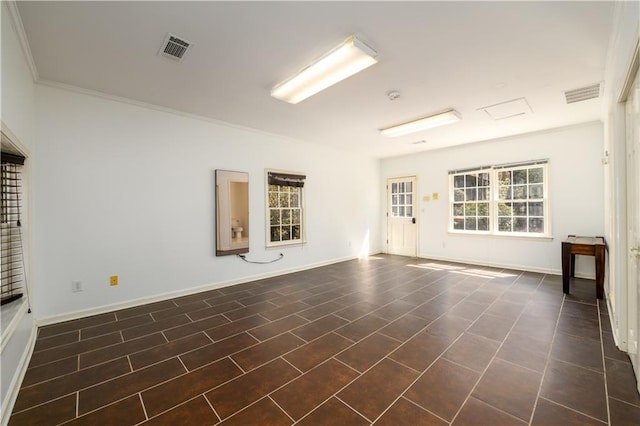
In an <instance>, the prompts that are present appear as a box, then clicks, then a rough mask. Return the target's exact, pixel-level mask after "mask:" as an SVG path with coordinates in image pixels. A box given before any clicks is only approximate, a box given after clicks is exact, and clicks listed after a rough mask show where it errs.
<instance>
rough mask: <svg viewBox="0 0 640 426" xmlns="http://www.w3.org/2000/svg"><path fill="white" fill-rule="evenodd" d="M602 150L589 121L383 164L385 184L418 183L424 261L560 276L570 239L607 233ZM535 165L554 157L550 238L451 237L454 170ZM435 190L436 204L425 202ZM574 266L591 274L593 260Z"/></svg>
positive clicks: (551, 163)
mask: <svg viewBox="0 0 640 426" xmlns="http://www.w3.org/2000/svg"><path fill="white" fill-rule="evenodd" d="M601 149H602V124H600V123H589V124H584V125H580V126H573V127H567V128H562V129H555V130H549V131H545V132H538V133H532V134H528V135H522V136H517V137H511V138H504V139H499V140H495V141H487V142H480V143H477V144H472V145H464V146H460V147H456V148H451V149H443V150H434V151H427V152H424V153H419V154H415V155H412V156H403V157H398V158H391V159H387V160H383V161H382V172H381V179H382V180H383V182H384V181H385V180H386V179H387V178H391V177H395V176H408V175H416V176H417V177H418V191H419V194H418V201H419V208H418V210H419V214H420V216H419V218H418V220H419V224H420V225H419V253H420V256H422V257H435V258H445V259H460V260H466V261H469V262H477V263H481V264H493V265H506V266H510V267H513V268H526V269H530V270H540V271H554V272H560V271H561V263H562V262H561V256H560V251H561V242H562V240H563V239H564V238H566V236H567V235H568V234H577V235H602V233H603V229H604V225H603V210H604V209H603V173H602V167H603V166H602V164H601ZM535 159H549V191H550V200H549V201H550V203H551V204H550V206H551V221H552V222H551V226H552V233H553V239H552V240H533V239H525V238H509V237H492V236H473V235H471V236H470V235H461V234H452V233H449V232H448V223H449V222H448V220H449V219H448V212H449V180H448V171H449V170H455V169H465V168H471V167H475V166H483V165H491V164H502V163H511V162H518V161H527V160H535ZM381 186H383V185H381ZM383 187H384V186H383ZM434 192H437V193H438V194H439V199H438V200H435V201H434V200H431V201H429V202H423V201H422V198H423V196H425V195H429V196H432V194H433V193H434ZM381 197H382V199H384V192H383V194H382V195H381ZM382 208H383V210H384V209H386V206H384V204H383V206H382ZM384 211H386V210H384ZM382 225H383V226H382V228H383V229H382V232H383V233H385V229H384V228H385V226H384V225H385V224H384V221H383V224H382ZM576 266H577V272H578V273H585V274H593V273H594V266H593V259H589V258H586V257H584V258H583V256H578V260H577V264H576Z"/></svg>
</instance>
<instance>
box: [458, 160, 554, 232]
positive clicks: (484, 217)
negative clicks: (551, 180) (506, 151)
mask: <svg viewBox="0 0 640 426" xmlns="http://www.w3.org/2000/svg"><path fill="white" fill-rule="evenodd" d="M547 167H548V161H547V160H539V161H533V162H528V163H520V164H510V165H496V166H486V167H483V168H478V169H471V170H463V171H452V172H450V173H449V179H450V231H452V232H464V233H466V232H469V233H488V234H496V235H523V236H546V235H547V234H548V233H549V229H550V228H549V219H548V217H547V211H548V195H547V193H548V188H547V178H546V176H547Z"/></svg>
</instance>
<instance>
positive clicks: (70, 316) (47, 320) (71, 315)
mask: <svg viewBox="0 0 640 426" xmlns="http://www.w3.org/2000/svg"><path fill="white" fill-rule="evenodd" d="M378 253H380V252H379V251H375V252H371V253H370V255H375V254H378ZM357 258H358V257H357V256H355V255H354V256H345V257H341V258H337V259H331V260H325V261H322V262H316V263H311V264H308V265H304V266H297V267H294V268H289V269H283V270H279V271H275V272H268V273H265V274H257V275H250V276H246V277H242V278H238V279H234V280H228V281H222V282H217V283H211V284H205V285H202V286H198V287H191V288H188V289H183V290H177V291H171V292H167V293H161V294H157V295H154V296H148V297H142V298H138V299H133V300H128V301H126V302H119V303H113V304H110V305H103V306H98V307H95V308H89V309H83V310H80V311H74V312H68V313H65V314H60V315H52V316H49V317H43V318H38V319H37V323H38V326H44V325H51V324H57V323H59V322H64V321H70V320H74V319H78V318H84V317H88V316H91V315H98V314H104V313H107V312H113V311H117V310H120V309H126V308H132V307H135V306H140V305H146V304H148V303H154V302H161V301H163V300H168V299H173V298H176V297H182V296H189V295H191V294H195V293H200V292H203V291H208V290H215V289H218V288H224V287H230V286H233V285H238V284H244V283H248V282H251V281H258V280H263V279H266V278H273V277H277V276H281V275H286V274H291V273H294V272H300V271H306V270H309V269H314V268H319V267H321V266H326V265H333V264H335V263H340V262H345V261H348V260H354V259H357Z"/></svg>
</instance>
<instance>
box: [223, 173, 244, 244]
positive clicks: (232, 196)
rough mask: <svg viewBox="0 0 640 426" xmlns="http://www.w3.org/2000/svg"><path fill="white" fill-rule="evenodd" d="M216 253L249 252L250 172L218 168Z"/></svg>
mask: <svg viewBox="0 0 640 426" xmlns="http://www.w3.org/2000/svg"><path fill="white" fill-rule="evenodd" d="M215 180H216V182H215V184H216V185H215V186H216V188H215V191H216V256H228V255H234V254H240V253H248V252H249V174H248V173H245V172H236V171H229V170H216V176H215Z"/></svg>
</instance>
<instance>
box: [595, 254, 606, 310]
mask: <svg viewBox="0 0 640 426" xmlns="http://www.w3.org/2000/svg"><path fill="white" fill-rule="evenodd" d="M595 252H596V253H595V254H596V296H597V297H598V299H603V298H604V246H596V247H595Z"/></svg>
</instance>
